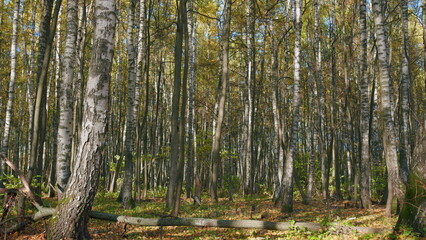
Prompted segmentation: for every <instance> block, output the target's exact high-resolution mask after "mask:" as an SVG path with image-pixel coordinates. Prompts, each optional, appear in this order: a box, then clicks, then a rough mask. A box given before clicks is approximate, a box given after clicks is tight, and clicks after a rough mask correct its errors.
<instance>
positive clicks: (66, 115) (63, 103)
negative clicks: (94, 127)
mask: <svg viewBox="0 0 426 240" xmlns="http://www.w3.org/2000/svg"><path fill="white" fill-rule="evenodd" d="M77 12H78V1H77V0H68V2H67V28H66V29H67V30H66V34H67V35H66V40H65V52H64V57H63V74H62V79H61V80H60V81H59V83H58V98H59V106H60V107H59V126H58V145H57V157H56V184H57V185H58V187H59V188H60V189H62V191H63V190H64V189H65V187H66V185H67V182H68V178H69V176H70V163H71V146H72V121H73V98H72V86H73V81H74V76H75V75H74V65H75V55H76V41H77V25H78V23H77V21H78V17H77ZM59 197H61V194H60V195H59Z"/></svg>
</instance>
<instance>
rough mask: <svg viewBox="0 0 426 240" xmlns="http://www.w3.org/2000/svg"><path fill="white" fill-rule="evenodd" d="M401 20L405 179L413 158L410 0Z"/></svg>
mask: <svg viewBox="0 0 426 240" xmlns="http://www.w3.org/2000/svg"><path fill="white" fill-rule="evenodd" d="M401 20H402V48H401V55H402V61H401V94H400V96H401V101H400V102H401V112H402V122H401V124H402V126H401V130H400V132H401V133H400V136H401V140H400V145H401V150H400V166H401V173H402V178H403V180H404V181H407V179H408V172H409V163H410V158H411V146H410V139H409V137H410V120H409V118H410V117H409V112H410V106H409V105H410V100H409V99H410V97H411V95H412V94H410V89H411V88H410V85H411V79H410V67H409V64H410V60H409V50H410V49H409V44H408V1H407V0H401Z"/></svg>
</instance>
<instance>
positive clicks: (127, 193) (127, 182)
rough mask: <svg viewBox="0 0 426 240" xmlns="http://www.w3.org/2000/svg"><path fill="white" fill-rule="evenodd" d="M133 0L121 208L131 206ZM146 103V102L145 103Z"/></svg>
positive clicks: (134, 76) (129, 34)
mask: <svg viewBox="0 0 426 240" xmlns="http://www.w3.org/2000/svg"><path fill="white" fill-rule="evenodd" d="M135 5H136V3H135V0H131V1H130V3H129V12H130V15H129V20H128V21H129V23H128V26H127V36H128V38H127V57H128V78H127V108H126V139H125V142H124V145H125V161H124V180H123V185H122V188H121V193H122V204H123V208H125V209H130V208H133V199H132V192H133V191H132V189H133V188H132V187H133V151H134V145H135V131H136V126H135V118H136V111H135V110H136V109H135V90H136V51H135V50H136V48H135V46H134V30H133V28H134V26H135V8H136V6H135ZM145 104H148V103H145Z"/></svg>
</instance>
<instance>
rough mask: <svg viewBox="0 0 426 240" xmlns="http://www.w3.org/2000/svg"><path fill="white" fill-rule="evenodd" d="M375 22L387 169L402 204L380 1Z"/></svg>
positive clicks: (375, 2) (401, 185)
mask: <svg viewBox="0 0 426 240" xmlns="http://www.w3.org/2000/svg"><path fill="white" fill-rule="evenodd" d="M373 12H374V22H375V26H376V35H377V49H378V54H379V55H378V59H379V67H380V83H381V88H380V90H381V94H380V96H381V109H382V111H383V120H384V133H383V143H384V152H385V158H386V167H387V171H388V174H389V175H388V176H389V179H390V180H391V181H392V187H393V190H394V194H395V195H396V196H397V198H398V200H399V201H400V202H402V201H403V200H404V195H405V186H404V182H403V180H402V177H401V175H400V173H399V164H398V155H397V151H396V148H397V146H396V134H395V125H394V119H393V114H392V111H393V110H392V105H393V104H392V102H393V101H392V99H393V97H392V95H391V94H392V91H391V87H390V83H391V75H390V70H389V62H388V54H387V44H386V38H385V29H384V25H383V22H384V19H383V14H382V7H381V4H380V1H379V0H373Z"/></svg>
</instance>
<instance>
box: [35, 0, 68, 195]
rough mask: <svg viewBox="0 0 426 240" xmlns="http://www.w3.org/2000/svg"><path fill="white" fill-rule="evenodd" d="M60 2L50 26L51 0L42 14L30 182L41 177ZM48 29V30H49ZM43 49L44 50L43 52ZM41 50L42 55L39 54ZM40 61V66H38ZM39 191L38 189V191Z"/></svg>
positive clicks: (47, 0)
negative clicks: (48, 79)
mask: <svg viewBox="0 0 426 240" xmlns="http://www.w3.org/2000/svg"><path fill="white" fill-rule="evenodd" d="M61 3H62V0H57V2H56V5H55V10H54V13H53V17H52V20H53V21H52V23H51V24H50V17H51V13H50V12H51V10H52V7H53V1H52V0H46V6H45V8H46V9H45V10H44V11H45V13H44V14H43V15H44V16H43V21H44V25H42V26H43V28H47V29H44V30H43V31H41V32H43V34H45V35H48V36H47V37H46V36H45V37H43V38H42V37H41V35H42V33H40V39H39V58H40V57H43V59H42V60H40V59H38V63H39V65H38V71H37V93H36V99H35V104H34V108H35V109H34V116H33V124H32V140H31V145H32V146H31V154H30V162H29V168H28V174H27V179H28V181H29V182H31V180H32V178H33V177H34V176H35V175H41V166H42V156H43V146H44V138H45V126H46V116H45V115H46V98H47V75H48V70H49V65H50V57H51V51H52V47H53V38H54V37H55V31H56V23H57V21H58V15H59V10H60V7H61ZM49 27H50V29H49ZM43 49H44V50H43ZM42 50H43V53H42V52H40V51H42ZM40 61H41V63H42V64H41V65H40ZM39 190H40V189H39Z"/></svg>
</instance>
